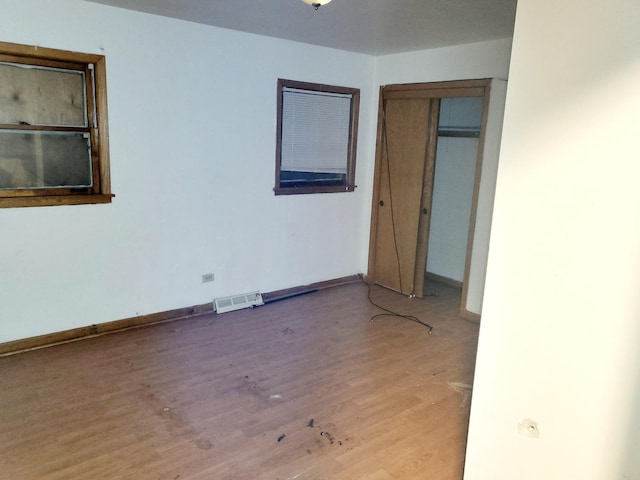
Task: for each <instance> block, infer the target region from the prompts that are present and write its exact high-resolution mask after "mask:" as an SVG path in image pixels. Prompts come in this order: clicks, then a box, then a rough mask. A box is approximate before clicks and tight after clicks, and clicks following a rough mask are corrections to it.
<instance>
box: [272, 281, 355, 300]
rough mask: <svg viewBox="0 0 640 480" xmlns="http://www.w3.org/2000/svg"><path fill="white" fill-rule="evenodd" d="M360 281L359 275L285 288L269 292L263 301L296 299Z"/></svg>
mask: <svg viewBox="0 0 640 480" xmlns="http://www.w3.org/2000/svg"><path fill="white" fill-rule="evenodd" d="M359 281H360V276H359V275H349V276H347V277H340V278H335V279H333V280H326V281H324V282H316V283H311V284H309V285H301V286H299V287H292V288H285V289H283V290H276V291H274V292H268V293H263V294H262V299H263V300H264V302H265V303H269V302H277V301H278V300H284V299H285V298H290V297H296V296H298V295H304V294H305V293H311V292H314V291H316V290H324V289H325V288H331V287H338V286H340V285H348V284H350V283H356V282H359Z"/></svg>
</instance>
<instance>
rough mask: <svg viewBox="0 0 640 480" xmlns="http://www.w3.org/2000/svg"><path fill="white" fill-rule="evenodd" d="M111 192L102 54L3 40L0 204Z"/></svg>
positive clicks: (98, 197)
mask: <svg viewBox="0 0 640 480" xmlns="http://www.w3.org/2000/svg"><path fill="white" fill-rule="evenodd" d="M111 197H112V195H111V191H110V182H109V145H108V138H107V98H106V75H105V59H104V57H103V56H102V55H91V54H84V53H74V52H67V51H63V50H53V49H48V48H41V47H29V46H25V45H15V44H9V43H0V207H29V206H44V205H73V204H86V203H109V202H110V201H111Z"/></svg>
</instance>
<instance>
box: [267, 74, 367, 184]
mask: <svg viewBox="0 0 640 480" xmlns="http://www.w3.org/2000/svg"><path fill="white" fill-rule="evenodd" d="M285 88H296V89H300V90H311V91H316V92H327V93H337V94H347V95H351V113H350V121H349V146H348V149H347V176H346V182H345V185H332V186H309V187H283V186H281V185H280V168H281V162H282V112H283V101H282V99H283V90H284V89H285ZM277 105H278V108H277V112H278V113H277V126H276V177H275V187H274V189H273V191H274V193H275V194H276V195H301V194H311V193H336V192H353V191H354V190H355V188H356V185H355V171H356V151H357V139H358V117H359V109H360V89H358V88H349V87H338V86H335V85H325V84H320V83H310V82H300V81H296V80H286V79H282V78H279V79H278V88H277Z"/></svg>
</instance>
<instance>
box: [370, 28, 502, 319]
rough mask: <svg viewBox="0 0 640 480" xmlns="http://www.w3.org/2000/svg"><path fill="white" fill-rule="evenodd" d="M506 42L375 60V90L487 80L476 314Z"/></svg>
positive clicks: (472, 287)
mask: <svg viewBox="0 0 640 480" xmlns="http://www.w3.org/2000/svg"><path fill="white" fill-rule="evenodd" d="M510 52H511V39H503V40H494V41H490V42H481V43H474V44H469V45H460V46H456V47H447V48H439V49H433V50H424V51H420V52H410V53H402V54H396V55H387V56H383V57H379V58H378V60H377V65H376V80H375V83H376V85H378V86H380V85H390V84H399V83H420V82H439V81H447V80H467V79H478V78H493V79H494V80H493V81H492V85H491V94H490V105H489V113H488V118H487V130H486V135H485V148H484V152H483V157H484V158H483V166H482V177H481V181H480V191H479V196H478V207H477V215H476V225H475V232H474V242H473V246H472V254H471V269H470V274H469V284H468V285H467V303H466V305H465V308H466V309H467V310H468V311H470V312H473V313H478V314H479V313H481V311H482V296H483V293H484V280H485V271H486V259H487V251H488V239H489V232H490V229H491V215H492V208H493V193H494V188H495V172H496V170H497V165H498V151H499V144H500V135H501V131H502V116H503V107H504V96H505V86H506V78H507V76H508V72H509V56H510ZM376 108H377V102H376Z"/></svg>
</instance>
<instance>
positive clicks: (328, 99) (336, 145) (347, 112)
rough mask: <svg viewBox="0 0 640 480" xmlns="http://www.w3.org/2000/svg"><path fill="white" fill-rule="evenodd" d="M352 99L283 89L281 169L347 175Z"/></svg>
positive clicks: (339, 95) (341, 95)
mask: <svg viewBox="0 0 640 480" xmlns="http://www.w3.org/2000/svg"><path fill="white" fill-rule="evenodd" d="M352 97H353V96H352V95H350V94H338V93H328V92H318V91H312V90H301V89H296V88H287V87H285V88H283V90H282V154H281V155H282V157H281V166H280V168H281V170H286V171H293V172H313V173H340V174H346V173H347V157H348V148H349V132H350V128H349V127H350V125H349V122H350V117H351V101H352Z"/></svg>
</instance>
